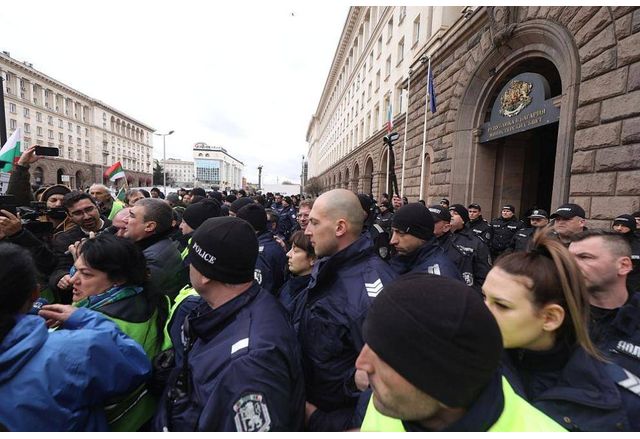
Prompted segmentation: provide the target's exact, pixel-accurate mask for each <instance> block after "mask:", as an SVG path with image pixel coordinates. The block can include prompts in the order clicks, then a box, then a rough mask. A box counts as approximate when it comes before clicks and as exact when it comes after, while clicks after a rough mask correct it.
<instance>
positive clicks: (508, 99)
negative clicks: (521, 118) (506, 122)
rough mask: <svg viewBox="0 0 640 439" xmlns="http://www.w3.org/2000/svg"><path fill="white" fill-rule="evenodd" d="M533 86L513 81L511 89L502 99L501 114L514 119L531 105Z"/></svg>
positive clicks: (510, 85)
mask: <svg viewBox="0 0 640 439" xmlns="http://www.w3.org/2000/svg"><path fill="white" fill-rule="evenodd" d="M532 88H533V85H532V84H530V83H529V82H525V81H511V84H509V88H508V89H507V91H505V92H504V94H503V95H502V97H501V98H500V114H502V115H503V116H507V117H513V116H515V115H517V114H518V113H520V112H521V111H522V109H523V108H524V107H526V106H527V105H529V104H530V103H531V96H529V93H531V89H532Z"/></svg>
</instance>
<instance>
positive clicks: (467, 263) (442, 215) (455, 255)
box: [429, 205, 479, 289]
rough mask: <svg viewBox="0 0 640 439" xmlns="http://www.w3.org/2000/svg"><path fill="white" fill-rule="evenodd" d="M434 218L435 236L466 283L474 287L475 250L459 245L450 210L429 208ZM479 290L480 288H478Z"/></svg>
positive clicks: (439, 207)
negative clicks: (455, 236)
mask: <svg viewBox="0 0 640 439" xmlns="http://www.w3.org/2000/svg"><path fill="white" fill-rule="evenodd" d="M429 211H430V212H431V215H432V216H433V222H434V224H433V234H434V235H435V236H436V238H437V240H438V244H439V245H440V247H442V250H444V252H445V254H446V255H447V257H448V258H449V259H450V260H451V262H453V264H454V265H455V266H456V267H457V268H458V271H459V272H460V274H461V275H462V279H463V280H464V282H465V283H466V284H467V285H469V286H471V285H474V277H473V249H472V248H469V247H468V246H465V245H457V244H456V242H455V238H454V236H453V233H452V232H451V214H450V213H449V210H448V209H445V208H444V207H442V206H440V205H433V206H431V207H430V208H429ZM477 288H478V289H479V287H477Z"/></svg>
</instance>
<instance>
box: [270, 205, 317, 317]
mask: <svg viewBox="0 0 640 439" xmlns="http://www.w3.org/2000/svg"><path fill="white" fill-rule="evenodd" d="M303 202H304V201H303ZM289 244H290V245H291V250H289V252H288V253H287V258H288V261H287V267H288V270H289V273H290V274H291V276H290V277H289V279H288V280H287V281H286V282H285V284H284V285H283V286H282V288H280V292H279V293H278V298H279V299H280V303H282V305H284V307H285V308H286V309H287V311H289V314H291V315H293V311H294V310H295V301H296V300H297V298H298V297H299V295H300V293H301V292H302V290H304V289H305V288H306V287H307V285H309V280H311V272H312V271H313V266H314V264H315V262H316V260H317V258H316V254H315V252H314V250H313V246H312V245H311V241H310V240H309V237H308V236H306V235H305V234H304V232H303V231H301V230H298V231H297V232H294V233H293V235H291V238H290V239H289Z"/></svg>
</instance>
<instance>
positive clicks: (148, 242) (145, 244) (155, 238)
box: [136, 230, 171, 250]
mask: <svg viewBox="0 0 640 439" xmlns="http://www.w3.org/2000/svg"><path fill="white" fill-rule="evenodd" d="M169 233H171V230H168V231H167V232H165V233H160V234H153V235H151V236H148V237H146V238H144V239H141V240H140V241H137V242H136V244H137V245H138V247H140V250H146V249H148V248H149V247H151V246H152V245H153V244H155V243H157V242H160V241H162V240H163V239H166V238H167V237H168V236H169Z"/></svg>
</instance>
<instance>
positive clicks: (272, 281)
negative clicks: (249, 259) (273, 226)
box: [236, 197, 287, 296]
mask: <svg viewBox="0 0 640 439" xmlns="http://www.w3.org/2000/svg"><path fill="white" fill-rule="evenodd" d="M240 200H249V203H248V204H246V205H245V206H244V207H242V208H241V209H240V210H238V212H237V217H238V218H242V219H243V220H245V221H247V222H248V223H249V224H251V227H252V228H253V230H254V231H255V233H256V236H257V237H258V259H257V260H256V267H255V270H254V278H255V280H256V281H257V282H258V284H259V285H260V286H261V287H262V288H264V289H265V290H267V291H269V292H270V293H271V294H273V295H274V296H275V295H277V294H278V291H279V290H280V288H281V287H282V285H283V284H284V275H285V267H286V265H287V256H286V252H285V251H284V250H283V249H282V247H281V246H280V244H278V243H277V242H276V240H275V239H274V237H273V234H272V233H271V232H270V231H269V230H267V214H266V212H265V210H264V207H262V206H261V205H259V204H257V203H254V202H253V201H251V199H250V198H248V197H242V198H240V199H239V200H237V201H236V203H237V202H238V201H240Z"/></svg>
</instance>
